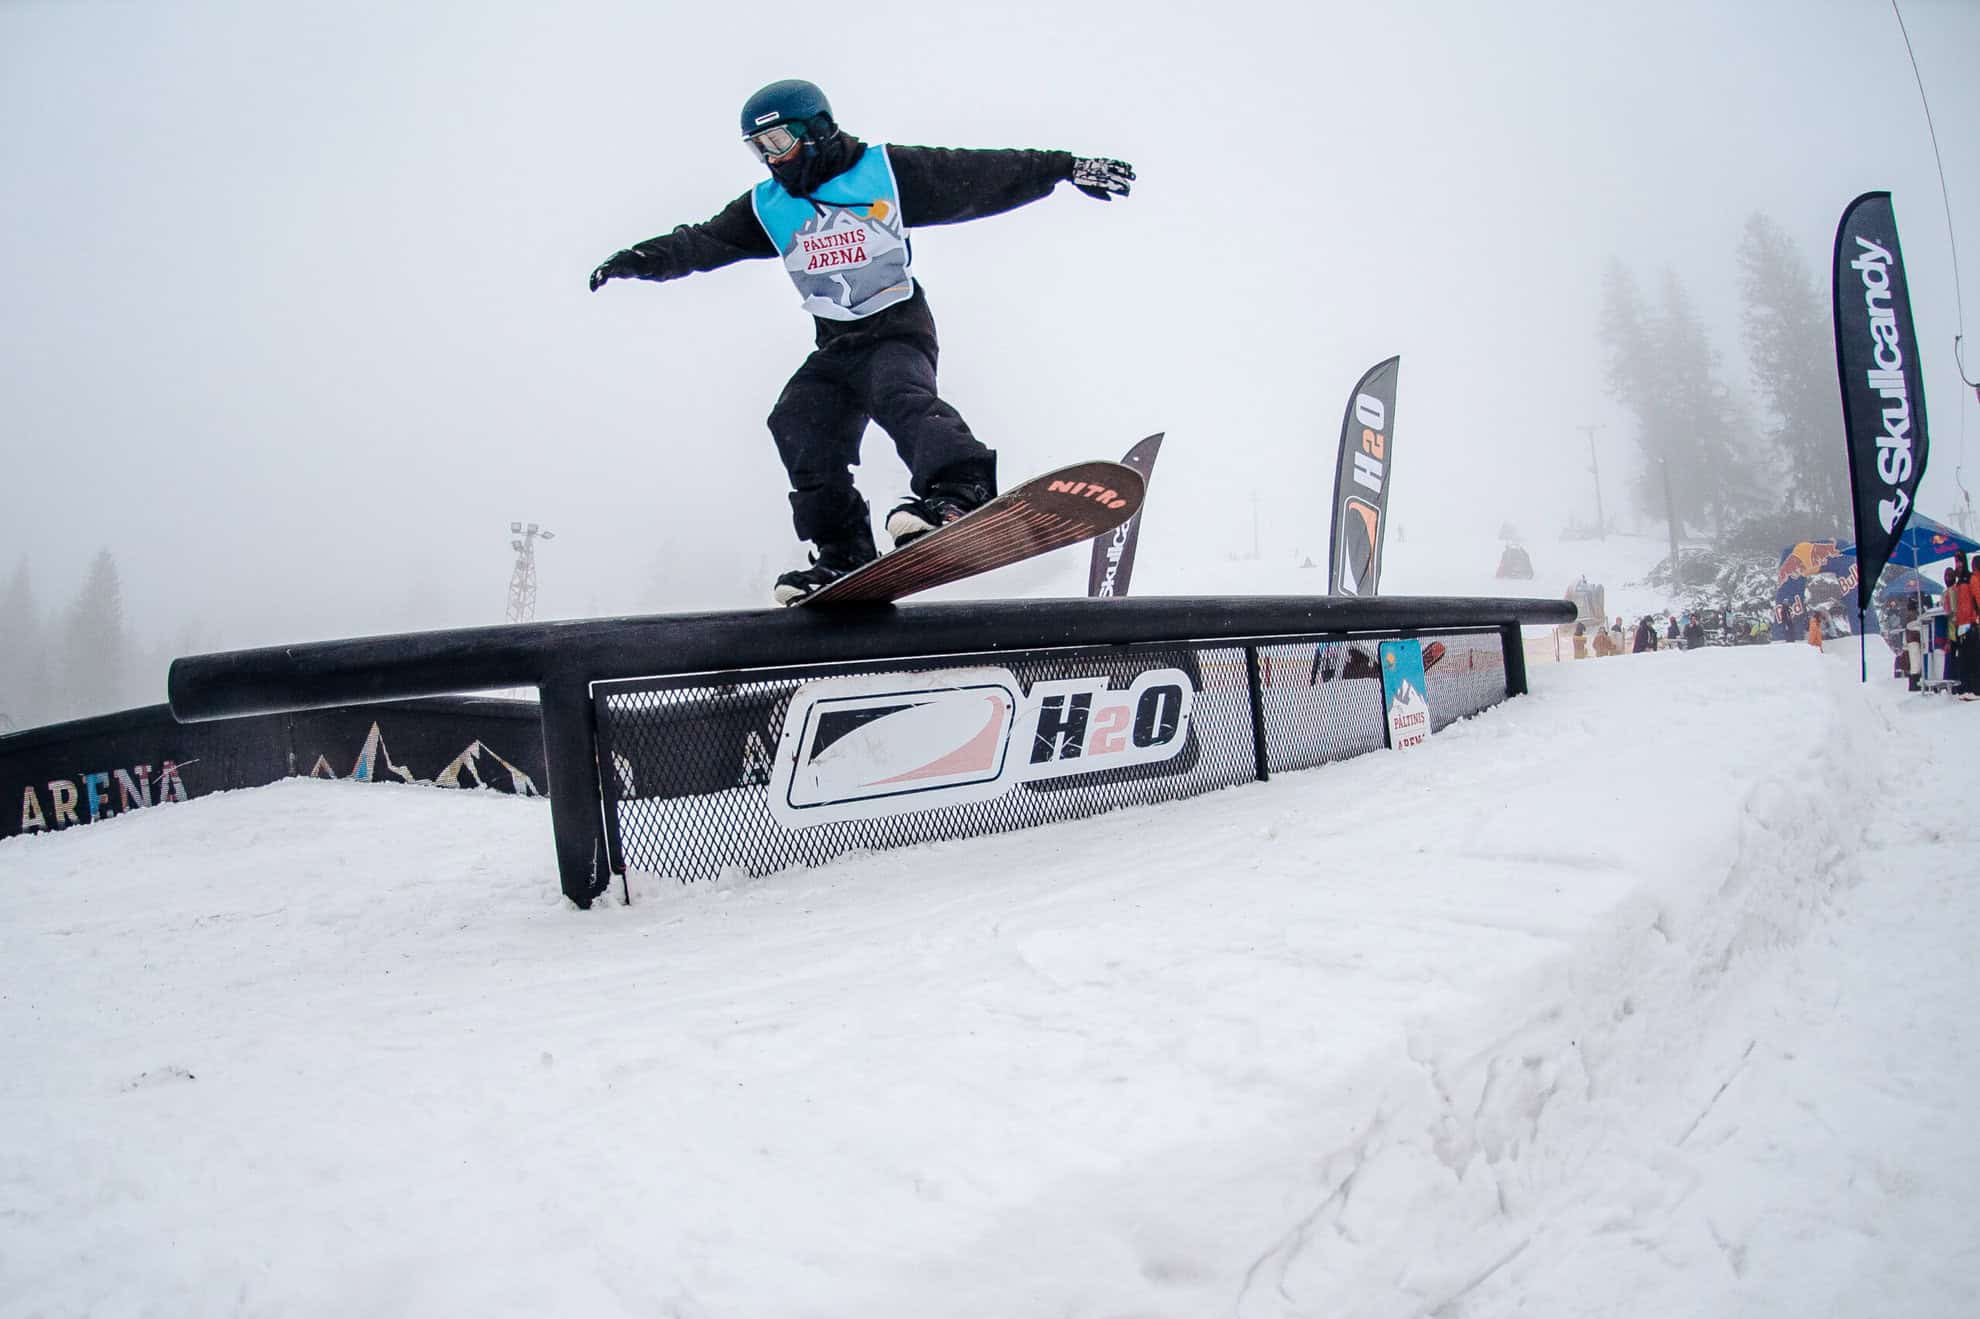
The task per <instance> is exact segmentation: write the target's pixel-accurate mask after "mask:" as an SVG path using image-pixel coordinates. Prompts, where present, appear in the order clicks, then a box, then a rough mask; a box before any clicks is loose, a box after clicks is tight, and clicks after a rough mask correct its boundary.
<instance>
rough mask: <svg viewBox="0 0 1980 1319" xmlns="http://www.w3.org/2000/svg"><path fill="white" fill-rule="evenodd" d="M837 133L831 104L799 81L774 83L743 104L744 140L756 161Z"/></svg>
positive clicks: (813, 87)
mask: <svg viewBox="0 0 1980 1319" xmlns="http://www.w3.org/2000/svg"><path fill="white" fill-rule="evenodd" d="M838 131H839V126H838V124H837V123H836V122H835V121H834V120H833V118H832V103H831V102H830V101H828V100H826V99H825V93H824V92H822V91H820V90H819V88H818V84H817V83H811V82H805V81H804V80H803V79H801V78H786V79H784V80H783V81H782V82H773V83H771V84H770V85H769V86H768V87H764V88H761V89H759V90H758V91H757V92H756V93H755V94H754V95H753V96H751V97H750V98H749V99H748V100H747V101H744V102H743V108H742V134H743V140H744V141H745V142H747V143H748V144H749V147H750V149H751V150H752V151H754V152H755V153H756V156H757V159H759V160H763V161H773V160H777V159H780V158H782V157H785V156H788V155H789V154H790V152H791V149H792V148H793V147H795V146H796V145H797V144H798V143H800V142H805V141H809V142H813V143H817V142H823V141H825V140H826V139H828V138H830V137H831V136H832V135H833V134H834V133H836V132H838Z"/></svg>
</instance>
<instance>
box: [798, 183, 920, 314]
mask: <svg viewBox="0 0 1980 1319" xmlns="http://www.w3.org/2000/svg"><path fill="white" fill-rule="evenodd" d="M862 211H864V212H867V214H864V215H862V214H861V212H862ZM892 211H893V208H891V207H889V206H886V205H885V204H884V203H879V204H876V205H874V206H871V207H857V208H854V207H830V208H828V209H826V210H825V211H823V212H822V213H821V214H819V215H817V216H815V217H814V218H813V219H812V220H811V221H809V222H808V223H806V224H804V225H801V226H800V227H799V228H798V231H797V235H796V241H795V242H793V243H792V244H791V248H790V251H789V252H787V253H786V254H785V256H784V269H786V270H788V271H789V272H790V273H791V277H792V278H793V279H796V280H798V281H799V287H801V288H804V289H805V290H806V291H807V292H808V293H809V294H810V297H811V298H818V297H824V298H826V299H827V300H829V301H831V302H833V303H836V304H837V305H838V306H839V307H842V308H851V307H857V306H860V305H862V304H864V303H866V302H867V301H868V300H870V299H872V298H874V297H877V296H878V295H880V294H881V293H884V292H885V291H886V290H887V289H888V288H889V287H890V286H892V285H895V284H902V283H904V282H905V281H904V280H903V279H902V278H901V275H902V270H903V267H904V265H905V264H906V263H905V262H904V261H902V260H899V259H895V260H891V261H890V260H887V258H888V257H889V256H892V255H893V254H894V253H897V252H900V251H902V249H903V248H905V247H906V246H907V244H906V241H905V239H904V237H903V235H902V233H901V227H900V223H899V221H898V219H896V220H895V222H894V223H892V224H889V223H887V222H886V220H884V219H876V218H873V217H874V214H875V213H878V214H880V215H888V214H889V213H890V212H892ZM809 300H810V299H807V301H809Z"/></svg>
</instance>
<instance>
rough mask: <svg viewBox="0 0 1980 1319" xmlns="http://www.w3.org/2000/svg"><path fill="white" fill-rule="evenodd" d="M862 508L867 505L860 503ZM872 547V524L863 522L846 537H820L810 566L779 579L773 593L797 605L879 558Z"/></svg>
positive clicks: (782, 603) (777, 598)
mask: <svg viewBox="0 0 1980 1319" xmlns="http://www.w3.org/2000/svg"><path fill="white" fill-rule="evenodd" d="M861 507H862V508H863V507H864V505H862V506H861ZM879 557H880V556H879V554H878V553H876V552H875V551H874V548H873V528H871V527H870V526H867V525H866V524H865V523H864V522H862V523H861V524H860V525H859V526H858V527H857V528H855V529H853V530H852V531H850V532H848V533H847V535H846V538H845V539H843V540H821V541H819V542H818V551H817V553H815V554H813V555H812V556H811V566H810V567H809V568H797V569H794V570H792V571H790V572H787V573H785V574H784V575H783V576H781V577H779V578H778V579H777V587H776V590H775V591H774V592H773V593H772V594H773V595H774V596H775V597H776V601H777V603H778V604H780V605H794V604H796V603H797V602H798V601H800V600H802V599H804V598H805V597H806V596H807V595H810V594H811V593H812V592H813V591H816V590H818V589H819V588H820V587H824V586H829V585H831V584H832V583H833V582H836V581H838V580H839V579H840V578H841V577H844V576H845V575H846V574H847V573H849V572H852V571H853V570H855V569H857V568H864V567H865V566H866V565H867V564H869V563H872V562H873V561H874V560H875V559H877V558H879Z"/></svg>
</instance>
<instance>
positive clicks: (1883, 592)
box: [1877, 568, 1946, 600]
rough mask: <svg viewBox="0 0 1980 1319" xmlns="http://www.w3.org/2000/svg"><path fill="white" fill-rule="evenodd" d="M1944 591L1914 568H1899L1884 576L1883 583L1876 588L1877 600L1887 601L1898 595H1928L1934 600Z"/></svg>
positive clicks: (1943, 588)
mask: <svg viewBox="0 0 1980 1319" xmlns="http://www.w3.org/2000/svg"><path fill="white" fill-rule="evenodd" d="M1945 589H1946V588H1945V587H1944V586H1942V585H1940V584H1939V583H1937V582H1935V581H1933V580H1932V579H1931V578H1930V577H1927V576H1926V575H1925V574H1924V573H1922V572H1919V571H1918V569H1916V568H1899V569H1897V570H1896V571H1894V572H1887V573H1885V574H1884V583H1883V585H1882V586H1879V587H1878V588H1877V598H1878V599H1879V600H1889V599H1891V598H1893V597H1895V596H1900V595H1929V596H1932V597H1933V598H1935V599H1936V598H1937V597H1938V596H1940V595H1943V594H1944V593H1945Z"/></svg>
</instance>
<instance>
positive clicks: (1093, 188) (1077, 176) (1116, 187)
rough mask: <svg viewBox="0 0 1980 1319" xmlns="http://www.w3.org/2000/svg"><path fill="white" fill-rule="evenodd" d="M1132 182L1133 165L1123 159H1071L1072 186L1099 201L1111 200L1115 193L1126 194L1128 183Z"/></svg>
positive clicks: (1094, 157)
mask: <svg viewBox="0 0 1980 1319" xmlns="http://www.w3.org/2000/svg"><path fill="white" fill-rule="evenodd" d="M1133 182H1134V166H1132V165H1130V164H1128V163H1127V162H1126V161H1125V160H1108V159H1106V158H1105V157H1104V156H1088V157H1081V158H1079V159H1075V160H1074V161H1073V167H1072V185H1073V187H1075V188H1078V189H1079V190H1080V191H1081V192H1083V193H1085V194H1086V195H1087V196H1089V197H1094V198H1097V199H1099V200H1100V201H1103V202H1107V201H1112V200H1113V199H1114V196H1115V194H1117V193H1118V194H1119V195H1120V196H1123V197H1125V196H1127V195H1128V185H1129V184H1131V183H1133Z"/></svg>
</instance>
